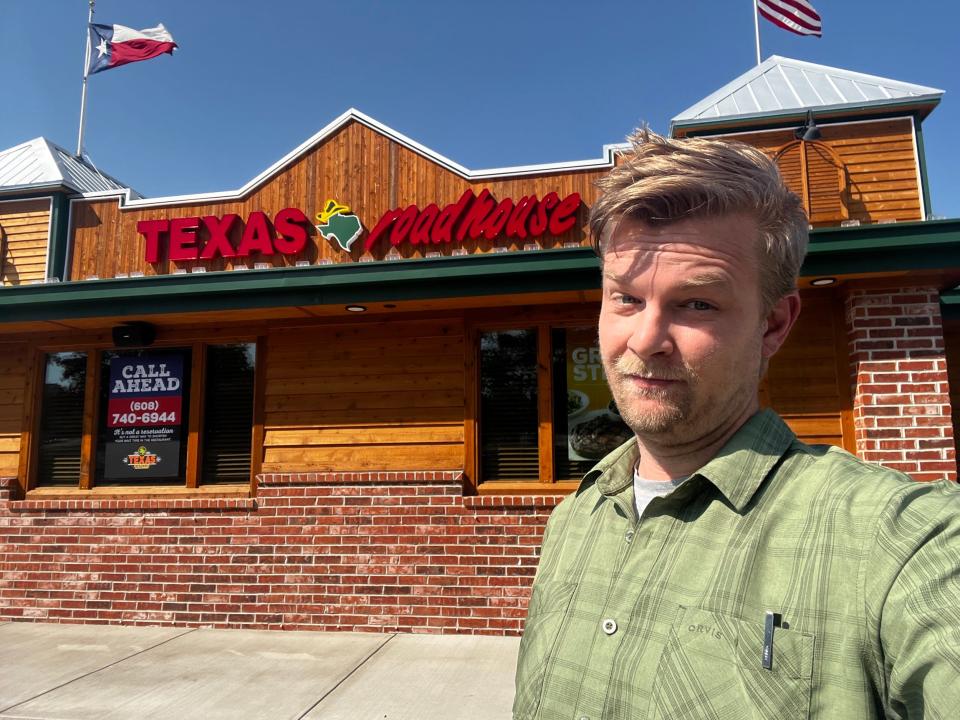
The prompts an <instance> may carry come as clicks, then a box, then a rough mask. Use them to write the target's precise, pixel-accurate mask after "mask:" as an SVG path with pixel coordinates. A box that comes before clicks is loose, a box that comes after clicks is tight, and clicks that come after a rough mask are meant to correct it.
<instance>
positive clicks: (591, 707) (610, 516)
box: [514, 410, 960, 720]
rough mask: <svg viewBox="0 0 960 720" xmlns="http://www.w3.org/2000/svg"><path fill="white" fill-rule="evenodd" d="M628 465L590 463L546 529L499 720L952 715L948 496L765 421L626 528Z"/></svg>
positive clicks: (952, 493)
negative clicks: (768, 627)
mask: <svg viewBox="0 0 960 720" xmlns="http://www.w3.org/2000/svg"><path fill="white" fill-rule="evenodd" d="M636 460H637V447H636V443H634V442H630V443H627V444H625V445H623V446H622V447H621V448H619V449H618V450H616V451H614V452H613V453H611V454H610V455H608V456H607V457H606V458H605V459H604V460H602V461H601V462H600V463H599V464H598V465H597V466H596V467H595V468H594V469H593V470H591V471H590V472H589V473H588V474H587V475H586V476H585V477H584V479H583V482H582V483H581V485H580V488H579V489H578V490H577V492H576V493H575V494H573V495H572V496H570V497H569V498H567V499H566V500H564V502H562V503H561V504H560V505H558V506H557V508H556V510H555V511H554V512H553V515H552V516H551V518H550V522H549V524H548V525H547V531H546V536H545V538H544V543H543V555H542V558H541V561H540V567H539V568H538V570H537V576H536V581H535V583H534V590H533V597H532V599H531V602H530V610H529V613H528V616H527V624H526V630H525V632H524V635H523V641H522V643H521V646H520V659H519V663H518V666H517V694H516V699H515V702H514V717H515V718H517V720H532V719H533V718H538V719H542V720H553V718H563V719H564V720H580V719H582V718H588V719H589V720H601V719H603V720H615V719H616V720H619V719H621V718H623V719H627V718H629V719H631V720H633V719H635V718H669V719H670V720H681V719H683V718H691V719H693V718H696V719H697V720H700V719H702V718H716V719H717V720H740V719H741V718H742V719H744V720H746V719H747V718H749V719H750V720H792V719H793V718H807V717H814V718H840V719H841V720H847V719H848V718H879V717H891V718H920V717H926V718H956V717H960V488H958V487H957V486H956V485H955V484H954V483H948V482H940V483H916V482H912V481H909V479H908V478H906V476H904V475H901V474H899V473H896V472H893V471H891V470H887V469H884V468H881V467H878V466H874V465H868V464H866V463H864V462H861V461H860V460H858V459H857V458H856V457H854V456H852V455H850V454H849V453H846V452H844V451H842V450H839V449H838V448H830V447H826V446H809V445H805V444H804V443H801V442H799V441H798V440H797V439H796V437H795V436H794V434H793V433H792V432H791V431H790V429H789V428H788V427H787V426H786V425H785V424H784V423H783V421H782V420H781V419H780V418H779V417H778V416H777V415H776V413H774V412H772V411H769V410H766V411H763V412H760V413H758V414H756V415H754V416H753V417H752V418H751V419H750V420H749V421H748V422H747V423H746V424H745V425H744V426H743V427H742V428H741V429H740V430H739V431H738V432H737V434H736V435H735V436H734V437H733V438H732V439H731V440H730V442H728V443H727V445H726V446H725V447H724V448H723V449H722V450H721V451H720V453H718V455H717V456H716V457H715V458H714V459H713V460H711V461H710V462H709V463H707V464H706V465H705V466H703V467H702V468H701V469H700V471H699V472H697V473H695V474H694V475H693V476H692V477H691V478H690V480H688V481H687V482H685V483H683V484H682V485H681V486H680V487H679V488H677V489H676V490H674V491H673V492H672V493H670V494H669V495H666V496H665V497H663V498H659V499H655V500H653V501H652V502H651V504H650V505H649V506H647V508H646V509H645V510H644V512H643V515H642V516H641V517H640V519H639V520H638V519H637V517H636V511H635V510H634V505H633V486H632V469H633V467H634V464H635V462H636ZM767 611H774V612H776V613H778V614H779V615H780V625H779V626H778V627H775V628H774V629H773V640H772V644H771V643H767V642H765V633H764V630H765V617H766V613H767ZM765 646H769V647H768V650H771V651H772V652H771V655H770V660H771V661H772V662H771V663H770V667H769V669H768V668H765V667H764V664H763V654H764V647H765Z"/></svg>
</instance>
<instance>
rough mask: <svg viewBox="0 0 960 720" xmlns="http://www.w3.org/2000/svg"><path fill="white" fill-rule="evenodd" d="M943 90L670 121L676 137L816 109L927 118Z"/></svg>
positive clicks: (823, 115)
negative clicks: (907, 113)
mask: <svg viewBox="0 0 960 720" xmlns="http://www.w3.org/2000/svg"><path fill="white" fill-rule="evenodd" d="M942 97H943V94H942V93H940V94H937V95H920V96H917V97H912V98H890V99H889V100H871V101H870V102H868V103H844V104H840V105H822V106H818V107H802V108H788V109H785V110H776V111H773V112H764V113H745V114H743V115H724V116H723V117H715V118H686V119H678V118H674V119H673V120H671V121H670V137H676V133H677V130H687V131H689V130H699V129H709V128H716V127H724V126H732V127H737V126H744V125H766V124H771V125H774V124H777V123H783V122H788V121H797V120H803V119H804V118H805V117H806V115H807V113H808V112H809V111H811V110H813V112H814V115H815V117H817V119H818V120H829V119H834V118H841V117H843V118H847V117H849V116H850V115H855V116H867V115H890V114H893V113H895V112H897V111H904V110H911V111H918V112H919V113H920V119H921V120H922V119H925V118H926V117H927V116H928V115H929V114H930V113H931V112H933V111H934V109H935V108H936V107H937V105H939V104H940V100H941V98H942Z"/></svg>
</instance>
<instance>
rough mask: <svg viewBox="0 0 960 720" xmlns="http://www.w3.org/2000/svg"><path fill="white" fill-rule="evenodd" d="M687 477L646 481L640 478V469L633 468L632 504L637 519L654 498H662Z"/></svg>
mask: <svg viewBox="0 0 960 720" xmlns="http://www.w3.org/2000/svg"><path fill="white" fill-rule="evenodd" d="M688 477H690V476H689V475H687V476H685V477H682V478H676V479H674V480H647V479H646V478H643V477H640V468H639V467H638V466H634V468H633V503H634V506H635V507H636V508H637V517H640V516H641V515H643V511H644V510H645V509H646V507H647V505H649V504H650V501H651V500H653V499H654V498H658V497H663V496H664V495H667V494H669V493H671V492H673V491H674V490H676V489H677V488H678V487H680V485H681V484H682V483H683V482H684V481H685V480H686V479H687V478H688Z"/></svg>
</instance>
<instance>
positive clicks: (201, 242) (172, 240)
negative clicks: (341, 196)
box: [137, 190, 582, 263]
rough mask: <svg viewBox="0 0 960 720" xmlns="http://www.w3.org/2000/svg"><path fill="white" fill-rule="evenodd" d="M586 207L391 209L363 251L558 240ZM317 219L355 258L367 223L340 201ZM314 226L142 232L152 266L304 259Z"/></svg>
mask: <svg viewBox="0 0 960 720" xmlns="http://www.w3.org/2000/svg"><path fill="white" fill-rule="evenodd" d="M581 204H582V201H581V199H580V194H579V193H570V194H569V195H567V196H566V197H563V198H561V197H560V196H559V195H558V194H557V193H555V192H548V193H547V194H545V195H544V196H543V197H542V198H539V197H538V196H537V195H524V196H522V197H521V198H520V199H519V200H516V201H514V200H513V199H512V198H504V199H503V200H497V198H496V197H494V196H493V195H492V194H491V193H490V191H489V190H482V191H481V192H480V193H479V194H476V193H474V192H473V190H466V191H464V193H463V194H462V195H461V196H460V199H459V200H457V202H455V203H451V204H449V205H446V206H444V207H443V208H441V207H440V206H439V205H437V204H436V203H430V204H429V205H426V206H425V207H423V208H422V209H421V208H420V207H419V206H417V205H408V206H406V207H398V208H394V209H392V210H387V211H386V212H385V213H384V214H383V215H382V216H381V217H380V219H379V220H378V221H377V223H376V224H375V225H374V226H373V229H372V230H370V232H369V233H368V234H367V237H366V239H365V240H364V243H363V248H364V250H365V251H369V250H371V249H373V247H374V246H375V245H376V244H377V242H379V241H380V240H382V239H384V238H387V239H388V241H389V243H390V245H392V246H394V247H396V246H399V245H404V244H410V245H448V244H451V243H457V244H460V243H463V242H466V241H467V240H471V241H477V240H480V239H486V240H494V239H496V238H498V237H506V238H510V239H513V240H526V239H527V238H538V237H541V236H543V235H547V234H549V235H554V236H558V235H562V234H563V233H565V232H567V231H568V230H570V229H571V228H573V227H574V226H575V225H576V223H577V213H578V211H579V210H580V206H581ZM316 220H317V223H316V225H315V227H316V230H317V232H318V233H319V234H320V236H321V237H323V238H324V239H325V240H327V241H328V242H331V243H333V242H335V243H336V244H337V246H338V247H339V248H340V249H341V250H343V251H347V252H349V251H350V250H351V249H352V248H353V245H354V243H355V242H356V240H357V239H358V238H359V237H360V236H361V235H362V234H363V229H364V226H363V222H362V221H361V220H360V218H359V217H358V216H357V215H355V214H353V213H351V212H350V208H349V207H348V206H347V205H342V204H340V203H339V202H338V201H337V200H333V199H330V200H327V202H326V204H325V205H324V209H323V210H322V211H321V212H319V213H317V216H316ZM309 224H310V222H309V220H308V219H307V216H306V214H305V213H304V212H303V211H302V210H299V209H297V208H292V207H291V208H284V209H283V210H280V211H279V212H277V213H276V214H275V215H274V216H273V219H272V220H271V219H270V217H269V216H268V215H267V213H265V212H262V211H259V210H257V211H254V212H251V213H250V214H249V215H247V217H246V219H245V220H241V218H240V216H239V215H237V214H235V213H228V214H226V215H223V216H219V217H218V216H216V215H205V216H191V217H178V218H170V219H167V218H160V219H154V220H140V221H139V222H138V223H137V232H138V233H140V234H141V235H142V236H143V237H144V240H145V249H144V259H145V260H146V261H147V262H148V263H157V262H160V260H161V258H162V257H164V256H165V257H166V258H167V259H169V260H172V261H174V262H183V261H191V260H214V259H216V258H221V257H222V258H246V257H250V256H251V255H254V254H257V255H261V256H270V255H276V254H281V255H297V254H299V253H301V252H303V250H304V249H305V248H306V246H307V240H308V226H309ZM231 238H234V239H231Z"/></svg>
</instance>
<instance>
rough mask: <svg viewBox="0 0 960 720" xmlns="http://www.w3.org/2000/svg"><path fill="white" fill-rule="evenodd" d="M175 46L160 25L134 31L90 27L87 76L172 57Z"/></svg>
mask: <svg viewBox="0 0 960 720" xmlns="http://www.w3.org/2000/svg"><path fill="white" fill-rule="evenodd" d="M176 47H177V44H176V43H175V42H174V41H173V36H172V35H171V34H170V33H168V32H167V29H166V28H165V27H164V26H163V25H157V26H156V27H153V28H146V29H144V30H134V29H133V28H128V27H124V26H123V25H95V24H93V23H91V24H90V67H89V69H88V70H87V72H88V74H90V75H92V74H93V73H97V72H100V71H101V70H110V69H111V68H115V67H119V66H121V65H126V64H127V63H132V62H139V61H140V60H149V59H150V58H155V57H156V56H157V55H162V54H163V53H170V54H171V55H172V54H173V51H174V49H175V48H176Z"/></svg>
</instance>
